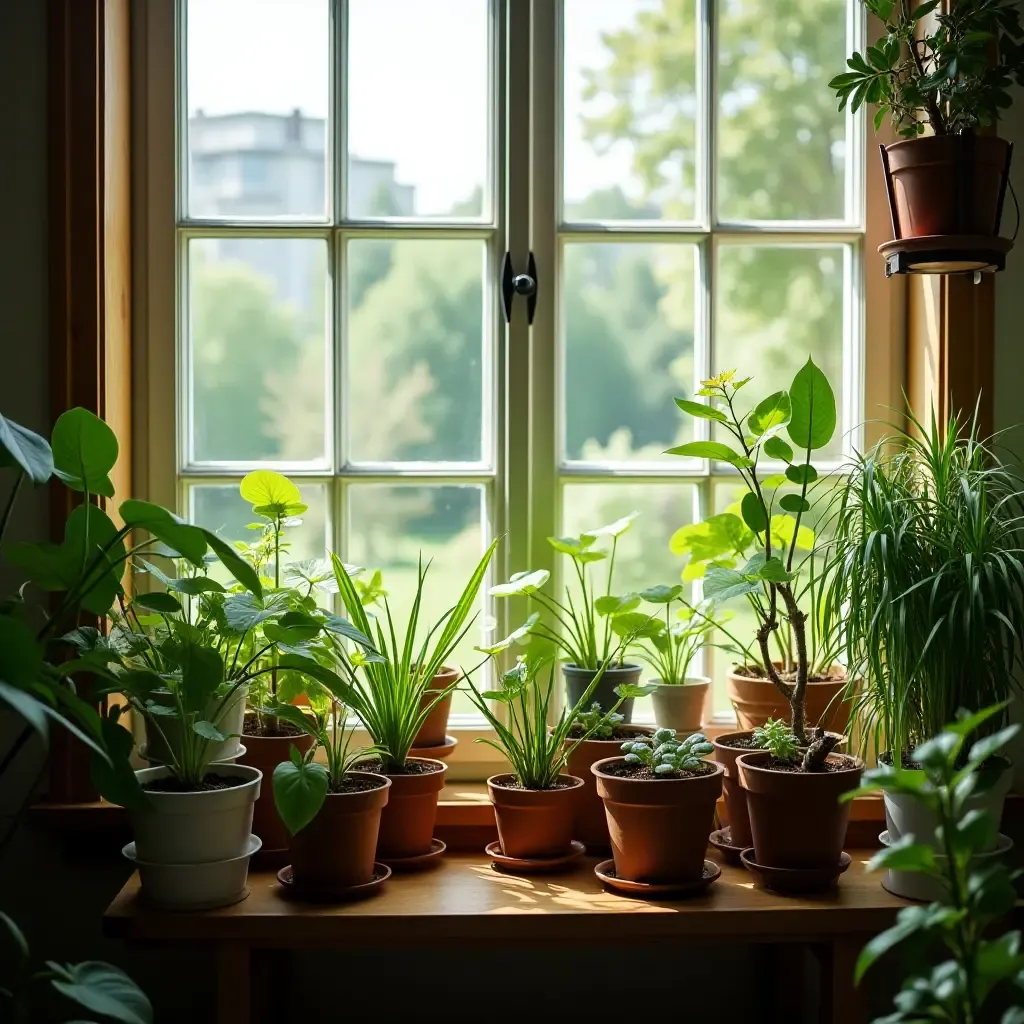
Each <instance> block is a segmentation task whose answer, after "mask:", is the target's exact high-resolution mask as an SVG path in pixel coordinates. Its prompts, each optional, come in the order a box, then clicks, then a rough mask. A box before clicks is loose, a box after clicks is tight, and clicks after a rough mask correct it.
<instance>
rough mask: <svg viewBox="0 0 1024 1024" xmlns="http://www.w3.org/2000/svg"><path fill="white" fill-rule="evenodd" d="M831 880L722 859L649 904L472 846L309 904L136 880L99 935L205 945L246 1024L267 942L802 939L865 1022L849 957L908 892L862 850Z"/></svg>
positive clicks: (588, 867)
mask: <svg viewBox="0 0 1024 1024" xmlns="http://www.w3.org/2000/svg"><path fill="white" fill-rule="evenodd" d="M850 852H851V856H852V857H853V863H852V864H851V865H850V868H849V870H848V871H847V872H846V873H845V874H844V875H843V876H842V877H841V879H840V883H839V887H838V888H837V889H836V890H835V891H833V892H831V893H829V894H827V895H823V896H818V897H799V898H798V897H785V896H779V895H776V894H774V893H771V892H767V891H765V890H763V889H760V888H758V887H757V886H756V885H755V883H754V880H753V878H752V876H751V875H749V874H748V873H747V872H746V871H745V870H743V869H742V868H735V867H729V866H728V865H723V866H722V875H721V877H720V878H719V879H718V881H717V882H715V884H714V885H713V886H712V887H711V889H710V890H709V891H708V892H707V893H706V894H705V895H703V896H700V897H697V898H690V899H687V900H680V901H674V902H648V901H645V900H636V899H628V898H623V897H621V896H617V895H613V894H611V893H609V892H606V891H605V890H604V889H603V888H602V886H601V884H600V882H598V880H597V879H596V878H595V877H594V874H593V866H594V864H595V863H596V858H593V857H588V858H584V859H583V860H582V861H581V862H580V865H579V866H578V867H576V868H575V869H574V870H572V871H571V872H569V873H567V874H562V875H548V876H543V875H538V876H533V877H531V878H525V877H518V876H514V875H508V874H502V873H499V872H497V871H495V870H493V869H492V868H491V866H490V863H489V862H488V861H487V860H486V859H484V858H483V857H482V856H481V855H478V854H471V853H449V854H447V855H446V856H445V857H444V858H443V859H442V860H441V862H440V863H439V864H438V866H437V867H436V868H434V869H432V870H429V871H426V872H423V873H420V874H407V875H394V876H392V878H391V879H390V880H389V881H388V882H387V883H386V885H385V886H384V887H383V889H382V891H381V893H380V895H378V896H375V897H373V898H371V899H368V900H365V901H363V902H359V903H350V904H340V905H318V904H309V903H299V902H296V901H294V900H290V899H288V898H286V897H285V895H284V893H283V891H282V889H281V887H280V886H279V884H278V882H277V879H276V877H275V876H274V875H273V874H272V873H253V874H251V875H250V876H249V883H250V887H251V889H252V892H251V894H250V896H249V897H248V898H247V899H245V900H243V901H242V902H241V903H237V904H235V905H234V906H232V907H225V908H222V909H220V910H213V911H203V912H197V913H169V912H166V911H157V910H152V909H149V908H147V907H146V906H145V905H144V904H143V903H142V902H140V899H139V886H138V877H137V876H133V877H132V879H131V880H130V881H129V882H128V883H127V884H126V885H125V887H124V888H123V889H122V890H121V892H120V893H119V894H118V896H117V898H116V899H115V900H114V902H113V903H112V904H111V905H110V907H109V908H108V909H107V912H106V915H105V919H104V920H105V928H106V931H107V932H108V933H109V934H111V935H114V936H119V937H121V938H124V939H125V940H127V941H129V942H147V943H148V942H155V943H182V944H185V943H187V944H206V945H208V946H210V947H212V949H213V951H214V954H215V959H216V965H217V985H218V996H217V1002H218V1009H217V1020H218V1022H219V1024H249V1022H250V1021H251V1020H252V1012H253V1006H254V1004H255V1001H254V999H253V996H252V993H253V985H254V982H256V981H257V980H258V979H257V977H256V976H257V975H258V974H259V969H258V968H257V969H255V970H254V968H253V959H254V955H258V954H259V953H260V952H261V951H266V950H282V949H300V948H310V947H314V948H321V949H330V948H342V947H345V946H347V945H351V944H355V945H359V946H361V947H365V946H371V947H372V946H374V945H377V944H379V945H381V946H388V945H393V944H394V943H395V941H396V936H400V937H401V942H402V943H403V944H404V945H413V946H415V945H417V944H421V943H422V944H423V945H436V944H437V943H450V944H456V943H465V944H474V943H488V942H494V941H495V940H496V939H498V938H499V937H500V940H501V942H502V944H504V945H510V944H519V943H522V944H533V943H553V944H561V945H587V944H600V943H608V942H615V943H634V942H642V941H656V940H664V939H666V938H673V939H678V940H680V941H681V942H686V941H688V940H700V941H701V942H706V941H708V940H712V939H715V940H723V941H735V942H764V943H772V944H775V943H808V944H811V945H813V946H814V947H815V948H816V949H818V950H820V951H821V952H822V953H823V963H824V965H825V971H826V974H825V979H824V983H823V999H822V1000H821V1006H820V1010H819V1019H820V1020H822V1021H832V1022H839V1024H845V1022H851V1024H852V1022H855V1021H856V1022H859V1024H860V1022H863V1021H864V1019H865V1018H864V1014H863V1010H862V1008H861V1006H860V1002H859V999H858V996H857V993H856V992H855V990H854V988H853V967H854V964H855V962H856V959H857V956H858V954H859V953H860V950H861V948H862V947H863V945H864V943H865V942H866V941H867V940H868V939H869V938H870V937H871V936H873V935H875V934H877V933H878V932H879V931H882V930H883V929H885V928H886V927H888V926H889V925H890V924H891V923H892V921H893V919H894V917H895V915H896V913H897V912H898V911H899V910H900V908H901V907H904V906H906V905H907V904H906V903H905V901H903V900H901V899H898V898H897V897H895V896H891V895H890V894H889V893H887V892H886V891H885V890H884V889H883V888H882V887H881V885H880V884H879V878H880V876H879V875H878V874H871V875H868V874H866V873H865V872H864V865H865V863H866V862H867V860H868V858H869V857H870V856H871V851H859V850H854V851H850Z"/></svg>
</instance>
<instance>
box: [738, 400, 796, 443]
mask: <svg viewBox="0 0 1024 1024" xmlns="http://www.w3.org/2000/svg"><path fill="white" fill-rule="evenodd" d="M792 416H793V405H792V403H791V402H790V398H789V395H788V394H787V393H786V392H785V391H776V392H775V394H774V395H769V396H768V397H767V398H765V399H764V400H763V401H761V402H759V403H758V405H757V407H756V408H755V409H754V411H753V412H752V413H751V414H750V415H749V416H748V417H747V426H748V427H749V428H750V432H751V433H752V434H753V435H754V437H755V438H760V437H764V436H765V435H766V434H772V433H774V432H775V431H778V430H781V429H782V428H783V427H784V426H785V425H786V424H787V423H788V422H789V421H790V419H791V418H792Z"/></svg>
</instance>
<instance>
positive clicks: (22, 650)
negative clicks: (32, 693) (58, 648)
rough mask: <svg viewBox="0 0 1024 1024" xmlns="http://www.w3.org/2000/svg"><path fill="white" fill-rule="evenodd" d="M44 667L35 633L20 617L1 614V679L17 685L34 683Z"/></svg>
mask: <svg viewBox="0 0 1024 1024" xmlns="http://www.w3.org/2000/svg"><path fill="white" fill-rule="evenodd" d="M42 667H43V652H42V648H41V646H40V645H39V644H38V643H37V642H36V638H35V634H34V633H33V632H32V630H31V629H30V628H29V627H28V626H27V625H25V623H24V622H22V621H21V620H20V619H16V618H14V617H13V616H10V615H0V679H2V680H3V681H4V682H7V683H12V684H13V685H15V686H20V687H26V686H29V685H30V684H32V683H34V682H35V681H36V679H37V677H38V676H39V673H40V670H41V669H42Z"/></svg>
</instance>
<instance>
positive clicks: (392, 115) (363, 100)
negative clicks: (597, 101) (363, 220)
mask: <svg viewBox="0 0 1024 1024" xmlns="http://www.w3.org/2000/svg"><path fill="white" fill-rule="evenodd" d="M488 6H489V5H488V3H487V0H431V2H430V3H424V2H423V0H349V4H348V26H349V44H348V82H349V102H348V119H349V120H348V178H349V180H348V213H349V216H351V217H412V216H416V217H481V216H483V215H484V213H486V212H487V211H488V210H489V208H490V202H489V201H485V199H484V195H485V194H487V193H489V182H488V180H487V165H488V148H489V146H488V103H489V97H490V88H489V67H488V59H489V53H490V47H489V44H488V35H489V32H488V20H489V14H488Z"/></svg>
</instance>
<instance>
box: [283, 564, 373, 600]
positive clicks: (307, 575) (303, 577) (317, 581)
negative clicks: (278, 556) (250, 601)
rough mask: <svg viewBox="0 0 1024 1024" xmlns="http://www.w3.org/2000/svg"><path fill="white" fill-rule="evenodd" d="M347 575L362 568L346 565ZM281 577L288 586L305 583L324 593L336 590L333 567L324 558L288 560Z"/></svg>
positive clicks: (351, 574) (356, 572) (297, 585)
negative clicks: (298, 560)
mask: <svg viewBox="0 0 1024 1024" xmlns="http://www.w3.org/2000/svg"><path fill="white" fill-rule="evenodd" d="M348 570H349V573H348V574H349V576H350V577H352V576H355V575H357V574H358V573H360V572H361V571H362V570H361V569H359V568H358V567H357V566H354V565H350V566H348ZM281 579H282V580H283V581H284V582H285V583H286V584H288V586H290V587H301V586H302V585H303V584H305V585H306V586H307V587H312V588H313V589H315V590H320V591H322V592H323V593H325V594H336V593H337V592H338V581H337V580H336V579H335V577H334V567H333V566H332V565H331V563H330V562H329V561H328V560H327V559H326V558H308V559H306V560H305V561H302V562H289V563H288V564H287V565H285V566H284V568H283V569H282V570H281Z"/></svg>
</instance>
